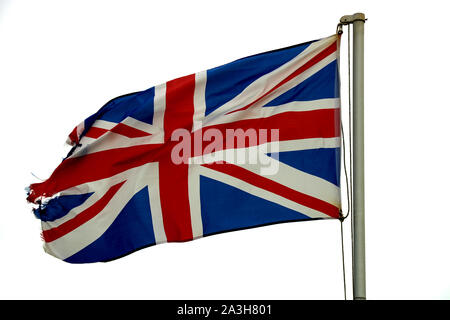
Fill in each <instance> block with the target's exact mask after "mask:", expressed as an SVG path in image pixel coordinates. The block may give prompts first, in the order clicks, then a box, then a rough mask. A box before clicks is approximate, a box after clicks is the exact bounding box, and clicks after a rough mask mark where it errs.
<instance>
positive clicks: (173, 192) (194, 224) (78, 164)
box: [27, 35, 341, 263]
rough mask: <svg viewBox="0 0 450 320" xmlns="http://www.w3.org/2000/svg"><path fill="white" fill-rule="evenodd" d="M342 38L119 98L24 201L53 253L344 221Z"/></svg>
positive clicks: (90, 253)
mask: <svg viewBox="0 0 450 320" xmlns="http://www.w3.org/2000/svg"><path fill="white" fill-rule="evenodd" d="M338 37H339V36H338V35H333V36H330V37H327V38H323V39H319V40H315V41H311V42H307V43H303V44H299V45H295V46H292V47H288V48H283V49H278V50H274V51H270V52H266V53H261V54H257V55H254V56H250V57H246V58H242V59H239V60H236V61H234V62H231V63H228V64H225V65H222V66H220V67H216V68H213V69H209V70H206V71H202V72H198V73H195V74H191V75H188V76H184V77H181V78H178V79H174V80H171V81H168V82H166V83H163V84H160V85H157V86H155V87H152V88H150V89H148V90H144V91H141V92H136V93H131V94H127V95H124V96H120V97H117V98H115V99H112V100H111V101H109V102H108V103H106V104H105V105H104V106H103V107H102V108H101V109H100V110H99V111H97V112H96V113H95V114H93V115H92V116H90V117H89V118H87V119H86V120H84V121H83V122H82V123H80V124H79V125H78V126H76V127H75V128H74V129H73V130H72V132H71V133H70V134H69V137H68V139H67V143H69V144H70V145H72V149H71V151H70V152H69V154H68V155H67V157H66V158H65V159H64V160H63V161H62V162H61V163H60V165H59V166H58V167H57V168H56V169H55V170H54V172H53V173H52V175H51V176H50V177H49V178H48V179H47V180H45V181H43V182H41V183H35V184H32V185H31V186H30V187H29V192H28V197H27V200H28V201H30V202H32V203H35V204H37V205H38V207H37V208H35V209H34V213H35V215H36V217H38V218H39V219H40V220H41V224H42V238H43V240H44V249H45V251H46V252H47V253H49V254H51V255H53V256H55V257H57V258H59V259H62V260H64V261H67V262H71V263H89V262H98V261H109V260H113V259H117V258H119V257H122V256H124V255H127V254H129V253H131V252H134V251H136V250H139V249H142V248H145V247H148V246H151V245H155V244H159V243H164V242H182V241H189V240H193V239H196V238H200V237H204V236H207V235H212V234H216V233H221V232H226V231H232V230H239V229H245V228H251V227H257V226H263V225H268V224H274V223H281V222H289V221H301V220H311V219H328V218H339V216H340V186H339V181H340V142H341V141H340V96H339V74H338V54H339V41H338V40H339V39H338Z"/></svg>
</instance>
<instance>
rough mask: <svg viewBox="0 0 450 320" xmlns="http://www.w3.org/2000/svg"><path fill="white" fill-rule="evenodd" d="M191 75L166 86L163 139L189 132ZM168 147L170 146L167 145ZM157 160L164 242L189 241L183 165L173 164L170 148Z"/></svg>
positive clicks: (190, 128) (192, 110)
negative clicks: (180, 131)
mask: <svg viewBox="0 0 450 320" xmlns="http://www.w3.org/2000/svg"><path fill="white" fill-rule="evenodd" d="M194 90H195V75H194V74H192V75H189V76H186V77H182V78H178V79H175V80H172V81H169V82H167V84H166V109H165V111H164V140H165V141H166V142H167V141H170V139H171V136H172V133H173V131H175V130H176V129H179V128H184V129H187V130H189V131H191V130H192V123H193V116H194ZM169 145H172V146H173V145H174V144H173V143H170V144H169ZM168 151H169V152H167V154H166V155H165V157H164V158H163V159H160V161H159V191H160V198H161V211H162V216H163V222H164V230H165V232H166V237H167V241H169V242H170V241H187V240H191V239H192V227H191V211H190V205H189V187H188V169H189V166H188V165H187V164H179V165H176V164H174V163H173V161H172V159H171V152H170V151H171V148H170V149H169V150H168Z"/></svg>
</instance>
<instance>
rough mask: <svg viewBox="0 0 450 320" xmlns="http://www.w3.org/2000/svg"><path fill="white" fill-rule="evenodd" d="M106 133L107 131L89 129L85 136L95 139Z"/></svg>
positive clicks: (94, 128) (95, 128)
mask: <svg viewBox="0 0 450 320" xmlns="http://www.w3.org/2000/svg"><path fill="white" fill-rule="evenodd" d="M106 132H108V130H107V129H103V128H97V127H91V128H90V129H89V131H88V132H86V134H85V136H86V137H88V138H92V139H97V138H99V137H101V136H102V135H104V134H105V133H106Z"/></svg>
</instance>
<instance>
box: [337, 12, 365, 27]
mask: <svg viewBox="0 0 450 320" xmlns="http://www.w3.org/2000/svg"><path fill="white" fill-rule="evenodd" d="M366 20H367V19H366V16H365V15H364V13H360V12H358V13H355V14H353V15H348V16H343V17H342V18H341V20H340V23H342V24H349V23H353V22H355V21H362V22H365V21H366Z"/></svg>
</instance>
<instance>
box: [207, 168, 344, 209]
mask: <svg viewBox="0 0 450 320" xmlns="http://www.w3.org/2000/svg"><path fill="white" fill-rule="evenodd" d="M203 166H204V167H206V168H210V169H213V170H216V171H219V172H222V173H225V174H228V175H230V176H232V177H235V178H238V179H240V180H243V181H245V182H247V183H249V184H252V185H254V186H256V187H258V188H261V189H263V190H267V191H270V192H273V193H275V194H277V195H279V196H282V197H284V198H286V199H289V200H292V201H294V202H296V203H298V204H301V205H303V206H306V207H308V208H311V209H314V210H317V211H320V212H322V213H325V214H327V215H329V216H330V217H332V218H339V208H337V207H335V206H333V205H332V204H330V203H328V202H326V201H323V200H320V199H317V198H314V197H312V196H310V195H307V194H304V193H302V192H299V191H296V190H294V189H291V188H289V187H286V186H284V185H282V184H280V183H278V182H275V181H273V180H270V179H267V178H265V177H263V176H260V175H258V174H256V173H253V172H251V171H248V170H246V169H244V168H242V167H239V166H237V165H234V164H230V163H222V164H217V163H212V164H203Z"/></svg>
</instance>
